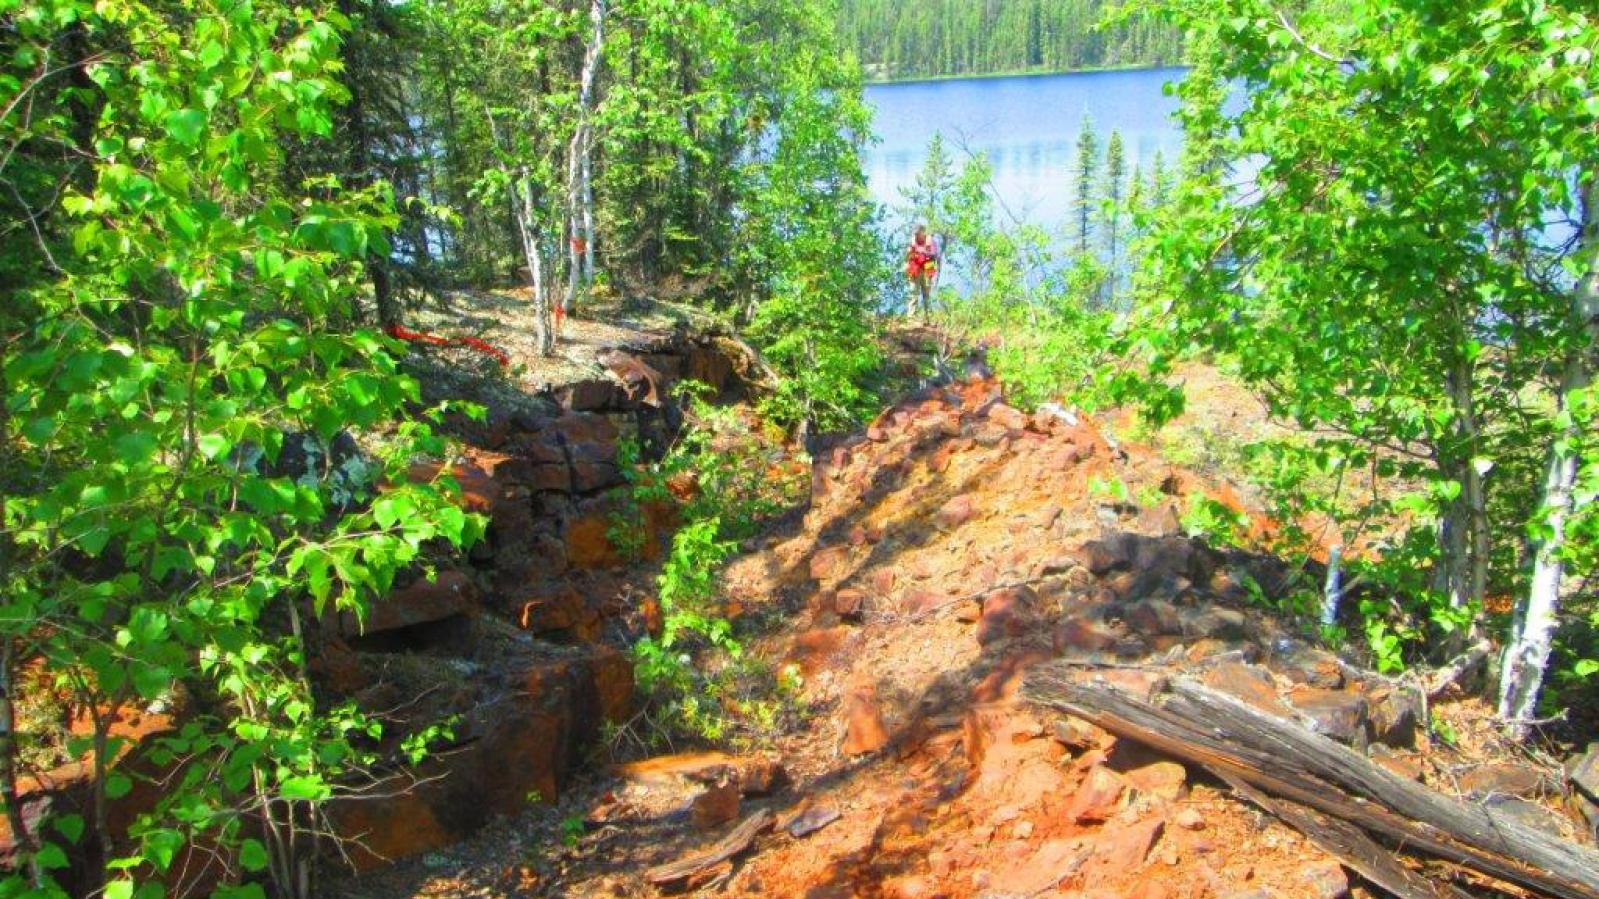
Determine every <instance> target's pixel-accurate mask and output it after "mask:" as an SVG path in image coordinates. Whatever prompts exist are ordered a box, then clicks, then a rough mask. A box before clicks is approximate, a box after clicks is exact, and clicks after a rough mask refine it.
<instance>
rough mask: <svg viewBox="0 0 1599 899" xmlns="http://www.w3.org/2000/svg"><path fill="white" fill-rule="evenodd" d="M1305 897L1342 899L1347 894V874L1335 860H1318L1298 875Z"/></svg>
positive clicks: (1311, 898)
mask: <svg viewBox="0 0 1599 899" xmlns="http://www.w3.org/2000/svg"><path fill="white" fill-rule="evenodd" d="M1299 880H1300V882H1301V883H1303V884H1304V885H1305V893H1304V895H1305V896H1306V897H1307V899H1344V897H1346V896H1348V895H1349V875H1348V874H1345V873H1344V866H1343V865H1340V864H1338V863H1337V862H1320V863H1316V864H1312V865H1310V866H1309V867H1307V868H1306V869H1305V870H1304V872H1303V873H1301V874H1300V875H1299Z"/></svg>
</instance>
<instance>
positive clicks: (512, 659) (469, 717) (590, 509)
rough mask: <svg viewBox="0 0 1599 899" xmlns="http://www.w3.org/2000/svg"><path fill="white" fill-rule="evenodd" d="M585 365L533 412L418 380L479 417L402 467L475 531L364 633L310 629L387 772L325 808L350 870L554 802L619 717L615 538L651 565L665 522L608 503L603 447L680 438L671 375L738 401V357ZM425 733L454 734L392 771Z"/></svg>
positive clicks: (628, 616) (664, 353) (522, 402)
mask: <svg viewBox="0 0 1599 899" xmlns="http://www.w3.org/2000/svg"><path fill="white" fill-rule="evenodd" d="M597 358H598V359H599V361H600V363H601V365H602V367H603V368H604V371H603V372H598V373H596V374H595V376H593V377H591V378H586V379H577V380H570V381H567V382H565V383H562V384H560V385H558V386H555V387H551V388H549V389H547V390H546V391H544V392H543V393H541V394H536V395H531V396H530V395H528V394H524V393H521V392H518V391H516V390H513V389H509V388H507V387H506V386H505V385H503V384H496V383H493V382H490V381H485V380H483V379H475V380H470V381H462V380H460V379H452V378H449V377H443V376H440V375H438V374H437V373H434V375H433V376H432V377H426V378H425V379H424V381H423V383H424V388H425V396H426V398H427V399H429V400H430V401H437V400H440V399H446V398H448V399H455V400H461V399H466V400H468V401H474V402H479V403H482V404H483V405H484V406H485V408H486V413H487V414H486V417H485V418H484V420H482V421H472V420H469V419H466V418H464V417H456V418H452V419H451V420H450V422H449V424H450V427H451V429H452V430H453V431H454V432H455V434H456V436H458V437H460V438H461V439H462V440H464V441H465V443H466V447H465V449H464V452H463V453H462V455H461V456H460V457H459V458H458V459H456V460H455V461H454V462H453V463H452V464H450V465H448V466H441V465H438V464H427V465H418V466H416V467H414V468H413V469H412V471H411V477H412V478H413V479H435V478H439V477H441V476H448V477H450V478H453V479H454V481H455V482H456V483H458V484H459V485H460V487H461V500H460V501H461V503H462V505H463V506H464V507H465V508H466V509H468V510H470V511H472V512H476V513H480V514H482V515H484V516H486V517H487V519H488V530H487V537H486V540H485V541H484V542H483V543H482V544H481V545H480V546H478V547H476V548H474V549H473V550H472V552H471V554H470V556H469V558H466V559H459V560H453V562H452V563H451V567H442V566H441V567H440V570H438V571H437V572H436V574H435V575H433V576H431V577H429V576H425V575H422V574H420V573H419V574H417V575H416V576H414V577H413V578H412V579H411V580H409V581H408V582H405V583H402V584H401V585H399V586H397V587H396V589H395V590H394V591H393V592H392V593H391V594H390V595H389V596H388V597H387V598H385V599H383V600H381V601H379V602H376V603H374V604H373V606H372V608H371V609H370V610H369V611H368V612H367V614H366V615H365V617H364V618H359V619H358V618H357V617H356V616H355V615H353V614H351V613H348V612H343V613H330V614H329V615H327V616H326V617H324V619H323V621H322V629H321V651H320V652H319V653H318V654H317V656H316V658H315V659H314V660H313V664H312V669H313V672H314V674H315V676H316V679H317V683H318V685H319V688H320V689H322V690H324V691H326V692H327V693H328V694H330V696H332V697H334V698H343V697H347V698H351V699H353V700H355V702H356V703H357V705H358V706H359V707H361V708H362V709H363V710H365V711H367V712H369V713H373V714H376V715H380V716H381V717H382V718H383V720H384V721H385V731H384V734H383V739H382V744H383V747H384V750H383V751H384V753H386V754H388V755H390V756H392V757H394V758H396V764H395V765H394V767H393V769H392V770H390V771H388V772H387V773H382V772H379V773H378V774H377V776H376V777H375V779H374V780H373V781H372V782H370V783H361V784H352V785H351V786H352V788H353V789H355V790H356V794H357V795H354V796H352V797H351V798H348V799H341V800H340V801H338V802H336V803H334V805H333V807H332V808H331V810H330V813H329V814H330V819H331V821H332V822H333V824H334V827H335V829H336V831H337V832H338V834H339V835H340V836H341V837H342V838H344V840H345V841H346V846H347V851H348V853H349V860H350V861H351V862H352V863H353V864H354V865H355V867H356V868H357V869H358V870H363V871H365V870H371V869H373V868H376V867H380V866H382V865H384V864H386V863H388V862H390V861H393V860H397V859H401V858H406V857H409V856H414V855H418V854H421V853H426V852H430V851H434V850H437V849H439V848H442V847H444V846H447V845H449V844H451V843H454V842H457V841H459V840H462V839H464V838H466V837H468V836H470V835H471V834H472V833H473V832H474V831H475V830H477V829H478V828H479V827H481V826H483V825H484V824H485V823H486V822H488V821H489V820H490V819H492V818H493V817H494V816H496V815H503V814H513V813H515V812H518V811H520V810H521V809H523V808H525V807H526V806H527V805H528V804H529V803H530V802H551V801H555V800H556V799H558V798H559V797H560V795H561V792H562V790H563V788H564V786H565V785H566V783H567V782H568V780H569V778H570V777H571V776H572V775H573V773H574V772H575V771H576V770H577V769H578V767H579V766H578V761H579V760H580V759H581V758H582V754H583V752H584V749H585V747H587V746H589V745H590V744H591V743H592V742H593V741H594V740H595V739H596V738H597V737H598V736H599V735H600V733H601V730H602V728H604V727H605V726H606V725H607V724H611V725H616V724H621V723H623V722H625V721H626V720H627V718H628V717H629V716H630V715H631V713H632V702H633V670H632V662H631V659H630V657H629V656H628V655H627V654H626V653H625V651H624V649H625V647H626V646H627V645H629V644H630V642H631V641H632V640H633V639H636V638H637V637H638V636H641V635H642V634H644V633H646V632H650V630H651V627H652V621H651V616H650V614H649V612H650V610H649V609H647V608H645V607H644V606H642V605H641V604H639V603H638V602H637V601H636V600H635V599H634V597H635V596H636V595H640V594H638V593H637V592H636V591H632V590H630V589H629V583H628V580H627V576H626V573H625V572H623V571H621V570H620V569H623V568H624V567H625V566H627V565H628V564H629V563H631V562H632V561H634V558H633V557H632V556H630V555H629V554H628V553H626V552H624V551H623V548H622V547H619V546H617V545H616V543H617V541H616V540H614V539H613V537H614V536H615V530H616V529H618V528H622V529H632V533H630V534H629V535H628V537H629V540H628V541H626V542H627V543H628V544H630V548H631V549H632V550H633V551H634V552H636V553H637V555H638V556H641V557H643V558H646V559H647V558H654V557H657V556H658V555H659V553H660V551H661V547H662V546H663V543H664V541H665V539H666V535H667V533H668V532H669V530H670V528H671V526H672V525H673V520H672V516H671V512H670V510H669V509H667V508H665V507H657V506H646V507H644V508H642V509H638V508H634V507H633V506H631V505H630V504H628V503H627V502H626V501H625V500H624V499H623V498H621V497H619V496H618V495H617V488H619V487H622V486H623V485H624V484H625V479H624V476H623V471H622V468H621V459H620V447H621V443H622V441H624V440H632V441H635V442H636V443H637V444H638V445H639V446H640V447H642V448H643V449H644V450H645V451H646V452H649V451H650V450H651V449H652V448H653V449H656V450H658V449H659V448H661V447H664V446H665V445H666V443H667V441H668V440H669V439H670V437H671V435H672V434H673V433H674V431H675V429H676V428H677V427H678V426H679V424H680V414H679V411H678V409H677V408H676V406H675V405H674V402H675V401H674V400H673V398H672V389H673V387H674V385H675V384H676V383H677V382H678V381H680V380H682V379H684V378H693V379H694V380H697V381H700V382H702V383H705V384H707V385H709V387H710V390H711V393H712V395H713V396H714V397H718V398H721V399H724V400H734V399H738V398H741V397H743V396H744V395H745V394H746V393H747V391H748V389H749V387H748V384H747V382H746V380H745V377H744V376H745V374H746V373H747V372H748V371H749V369H750V366H751V364H752V360H750V359H749V358H747V356H746V351H745V350H743V348H742V347H741V345H739V344H737V343H736V342H734V341H728V340H726V339H725V338H717V337H709V336H707V337H694V336H686V335H682V334H677V335H663V336H657V337H653V338H644V339H641V342H639V343H637V344H636V345H630V346H618V347H611V348H605V349H602V350H601V351H600V352H599V353H598V354H597ZM413 362H415V360H413ZM657 617H658V615H657ZM653 626H654V627H657V628H658V627H659V623H658V621H656V622H653ZM440 722H453V723H452V724H450V725H449V726H448V727H447V728H446V735H445V736H444V738H443V739H442V741H441V742H440V744H439V745H437V746H435V747H434V750H433V753H432V754H431V756H430V757H429V759H428V760H427V761H425V762H424V763H423V764H422V765H421V766H420V767H417V768H411V767H409V766H406V765H403V764H400V763H398V757H399V747H400V745H401V744H402V743H403V742H404V741H405V740H406V739H407V738H409V737H412V736H414V735H416V734H418V733H421V732H422V731H423V730H424V729H426V728H429V727H431V726H433V725H436V724H439V723H440ZM723 806H724V809H723V810H725V806H726V803H724V804H723ZM733 806H734V809H735V810H736V802H735V803H733Z"/></svg>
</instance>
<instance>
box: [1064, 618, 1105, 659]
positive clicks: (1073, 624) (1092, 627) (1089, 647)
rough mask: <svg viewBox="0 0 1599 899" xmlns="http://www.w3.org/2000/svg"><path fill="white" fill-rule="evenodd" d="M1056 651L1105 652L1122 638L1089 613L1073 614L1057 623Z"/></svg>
mask: <svg viewBox="0 0 1599 899" xmlns="http://www.w3.org/2000/svg"><path fill="white" fill-rule="evenodd" d="M1053 638H1054V645H1055V651H1056V652H1067V651H1070V650H1076V651H1079V652H1104V651H1106V650H1108V649H1110V648H1111V647H1113V646H1115V645H1116V641H1117V640H1118V639H1120V635H1118V634H1117V633H1116V632H1115V631H1113V630H1111V629H1110V627H1109V626H1107V625H1105V624H1104V623H1102V622H1100V621H1099V620H1097V619H1095V618H1092V617H1090V616H1088V615H1073V616H1071V617H1068V618H1065V619H1063V620H1062V621H1061V622H1060V623H1059V624H1057V625H1055V632H1054V635H1053Z"/></svg>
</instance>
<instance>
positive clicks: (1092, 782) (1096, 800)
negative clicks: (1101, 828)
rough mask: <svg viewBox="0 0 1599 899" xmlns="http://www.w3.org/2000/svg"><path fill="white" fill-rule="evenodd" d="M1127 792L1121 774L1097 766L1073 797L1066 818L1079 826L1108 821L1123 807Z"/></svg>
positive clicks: (1089, 772)
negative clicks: (1124, 796)
mask: <svg viewBox="0 0 1599 899" xmlns="http://www.w3.org/2000/svg"><path fill="white" fill-rule="evenodd" d="M1126 792H1127V783H1126V781H1124V780H1123V779H1122V776H1121V775H1120V774H1117V773H1116V772H1114V771H1112V770H1110V769H1109V768H1106V767H1105V766H1103V765H1095V766H1094V767H1093V768H1090V769H1089V771H1088V776H1087V777H1085V778H1083V783H1082V785H1081V786H1079V787H1078V788H1077V792H1076V794H1074V795H1073V796H1072V801H1071V805H1069V806H1067V808H1066V817H1067V818H1069V819H1070V820H1072V821H1075V822H1077V823H1078V824H1083V823H1087V822H1098V821H1105V820H1108V819H1109V818H1110V816H1111V815H1114V814H1115V813H1116V810H1117V809H1118V808H1119V807H1120V806H1121V799H1122V795H1123V794H1124V793H1126Z"/></svg>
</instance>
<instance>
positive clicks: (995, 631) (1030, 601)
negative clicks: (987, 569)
mask: <svg viewBox="0 0 1599 899" xmlns="http://www.w3.org/2000/svg"><path fill="white" fill-rule="evenodd" d="M1037 600H1038V595H1037V594H1036V593H1034V592H1033V591H1032V589H1031V588H1030V587H1009V588H1006V589H1004V590H997V591H995V592H993V593H990V594H988V596H987V597H985V598H984V599H983V613H982V617H981V618H979V619H978V622H977V642H978V643H979V644H981V645H983V646H987V645H988V644H990V643H992V642H994V641H995V640H999V639H1002V638H1004V637H1018V636H1021V635H1022V634H1025V633H1028V632H1029V631H1031V630H1033V628H1034V627H1035V626H1036V624H1037V615H1036V613H1035V611H1034V608H1035V606H1036V604H1037Z"/></svg>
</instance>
